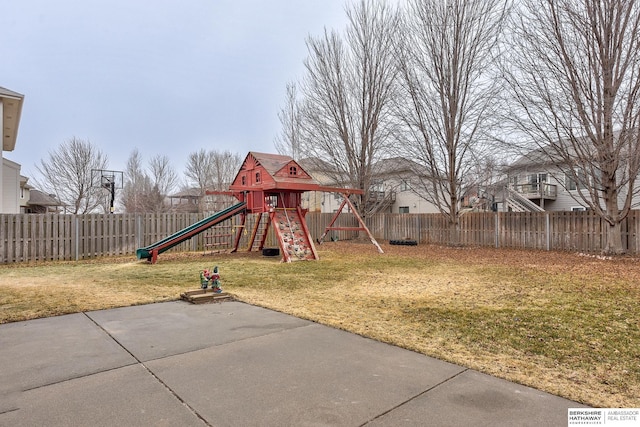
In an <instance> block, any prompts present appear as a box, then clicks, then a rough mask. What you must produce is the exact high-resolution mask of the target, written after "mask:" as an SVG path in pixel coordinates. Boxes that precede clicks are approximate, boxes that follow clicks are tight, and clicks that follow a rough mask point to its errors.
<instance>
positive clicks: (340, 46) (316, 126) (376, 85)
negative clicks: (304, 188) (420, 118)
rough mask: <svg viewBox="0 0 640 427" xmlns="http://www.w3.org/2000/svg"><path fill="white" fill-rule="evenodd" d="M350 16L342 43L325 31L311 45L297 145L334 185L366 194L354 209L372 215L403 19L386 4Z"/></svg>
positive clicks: (365, 4) (368, 0)
mask: <svg viewBox="0 0 640 427" xmlns="http://www.w3.org/2000/svg"><path fill="white" fill-rule="evenodd" d="M346 12H347V16H348V19H349V25H348V28H347V30H346V32H345V34H344V37H342V36H341V35H340V34H338V33H337V32H335V31H331V32H328V31H326V30H325V33H324V35H323V36H322V37H318V38H314V37H309V38H308V39H307V48H308V51H309V55H308V58H307V59H306V61H305V66H306V76H305V79H304V81H303V82H302V86H301V98H302V100H301V101H300V104H297V105H304V108H303V109H302V114H303V120H302V122H301V125H302V127H303V130H302V133H303V138H301V139H300V141H299V143H300V153H301V155H304V156H306V157H316V158H321V159H323V160H324V161H326V162H328V163H329V164H331V165H333V168H332V170H328V171H325V172H326V173H327V174H331V175H333V178H334V180H335V181H336V183H338V184H345V185H348V186H351V187H355V188H358V189H361V190H363V191H364V196H362V197H361V198H360V200H358V201H357V202H356V207H357V208H358V210H359V211H360V213H361V214H362V215H365V216H366V215H368V214H370V213H372V211H373V209H372V208H371V206H367V203H366V202H367V200H368V195H369V192H370V187H371V180H372V173H373V170H372V169H373V168H372V167H373V164H374V163H375V161H376V160H377V159H379V158H380V157H382V155H383V154H384V151H385V149H386V148H387V146H388V143H389V139H390V135H391V132H390V128H389V127H390V125H391V121H390V120H389V109H390V100H391V98H392V96H393V82H394V79H395V73H396V71H395V68H394V67H393V49H394V34H395V29H396V28H397V25H398V20H399V18H398V13H397V12H396V11H395V10H392V9H391V8H390V7H389V6H388V5H387V4H386V3H385V2H380V1H378V2H375V1H372V0H362V1H360V2H359V3H357V4H356V5H354V6H353V7H352V8H351V9H347V11H346ZM290 104H291V103H290ZM293 105H294V106H295V105H296V104H293ZM294 111H295V110H294ZM285 132H287V131H286V130H285ZM291 141H292V139H289V142H291Z"/></svg>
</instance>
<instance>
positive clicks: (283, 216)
mask: <svg viewBox="0 0 640 427" xmlns="http://www.w3.org/2000/svg"><path fill="white" fill-rule="evenodd" d="M305 191H323V192H332V193H340V194H342V195H343V198H344V201H343V202H342V205H341V206H340V209H338V211H337V212H336V214H335V216H334V217H333V219H332V221H331V223H330V224H329V226H328V227H327V228H326V230H325V231H324V233H323V234H322V236H321V237H320V239H318V242H319V243H322V240H323V239H324V237H325V236H326V234H327V232H328V231H329V230H359V231H364V232H365V233H367V235H368V236H369V239H370V240H371V242H372V243H373V244H374V245H375V246H376V247H377V249H378V251H379V252H380V253H382V248H380V245H379V244H378V242H376V240H375V239H374V237H373V235H372V234H371V233H370V232H369V229H368V228H367V227H366V225H365V224H364V221H363V220H362V218H360V216H359V215H358V213H357V211H356V210H355V208H354V207H353V205H352V204H351V201H349V195H351V194H362V191H361V190H355V189H348V188H338V187H325V186H321V185H320V184H319V183H318V182H317V181H316V180H314V179H313V178H312V177H311V176H310V175H309V174H308V173H307V172H306V171H305V170H304V169H303V168H302V167H301V166H300V165H299V164H298V163H297V162H296V161H295V160H293V159H292V158H291V157H289V156H282V155H278V154H265V153H256V152H249V154H247V157H246V158H245V159H244V162H243V163H242V166H241V167H240V170H239V171H238V173H237V174H236V177H235V178H234V180H233V182H232V183H231V185H230V186H229V192H227V193H226V194H231V195H233V196H234V197H236V198H237V199H238V200H239V201H240V202H246V208H245V212H244V213H242V214H241V222H242V224H241V225H240V226H239V228H240V229H239V230H238V232H237V234H236V236H235V242H234V249H233V250H234V251H237V250H238V246H239V243H240V238H241V236H242V232H243V231H244V227H245V225H246V219H247V214H257V217H256V221H255V224H254V226H253V230H252V231H251V236H250V239H249V240H250V242H249V244H248V249H247V250H249V251H250V250H252V249H253V248H254V243H255V241H256V239H257V238H258V236H259V235H260V234H261V237H260V242H259V244H258V250H262V249H263V247H264V244H265V240H266V238H267V232H268V230H269V227H273V230H274V232H275V235H276V236H277V240H278V244H279V246H280V250H281V252H282V260H283V261H286V262H291V261H298V260H314V259H315V260H317V259H319V257H318V253H317V251H316V248H315V245H314V243H313V239H312V238H311V235H310V234H309V229H308V227H307V223H306V221H305V215H306V213H307V210H306V209H302V208H301V206H300V204H301V203H300V202H301V198H302V193H304V192H305ZM208 194H219V192H214V191H211V192H208ZM345 205H348V206H349V207H350V208H351V212H352V213H353V215H355V217H356V218H357V219H358V223H359V225H360V226H359V227H334V226H333V225H334V223H335V221H336V219H337V218H338V216H339V215H340V212H341V211H342V208H343V207H344V206H345ZM265 214H267V215H268V219H267V220H266V221H263V219H265V218H263V217H266V215H265ZM247 231H248V230H247ZM260 231H261V233H260Z"/></svg>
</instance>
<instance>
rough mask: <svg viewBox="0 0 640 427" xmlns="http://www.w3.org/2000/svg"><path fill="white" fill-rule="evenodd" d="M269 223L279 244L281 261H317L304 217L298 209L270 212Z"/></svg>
mask: <svg viewBox="0 0 640 427" xmlns="http://www.w3.org/2000/svg"><path fill="white" fill-rule="evenodd" d="M271 223H272V226H273V229H274V230H275V233H276V236H278V241H279V242H280V249H282V260H283V261H286V262H291V261H302V260H317V259H318V254H317V252H316V248H315V246H314V244H313V240H312V239H311V236H310V235H309V231H308V229H307V225H306V223H305V222H304V216H303V215H302V213H301V212H300V211H299V210H298V209H275V210H274V211H273V212H271Z"/></svg>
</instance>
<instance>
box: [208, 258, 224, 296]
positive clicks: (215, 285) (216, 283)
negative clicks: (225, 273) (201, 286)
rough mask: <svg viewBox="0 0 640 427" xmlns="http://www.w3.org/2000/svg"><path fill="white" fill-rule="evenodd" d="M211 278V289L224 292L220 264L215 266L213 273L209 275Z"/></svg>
mask: <svg viewBox="0 0 640 427" xmlns="http://www.w3.org/2000/svg"><path fill="white" fill-rule="evenodd" d="M209 280H211V289H212V290H213V292H215V293H217V294H219V293H221V292H222V288H221V287H220V273H219V272H218V266H217V265H216V266H215V267H214V268H213V273H211V275H210V276H209Z"/></svg>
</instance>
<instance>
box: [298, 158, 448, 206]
mask: <svg viewBox="0 0 640 427" xmlns="http://www.w3.org/2000/svg"><path fill="white" fill-rule="evenodd" d="M300 165H301V166H303V167H304V168H305V170H306V171H307V172H309V174H311V175H312V176H313V178H314V179H315V180H316V181H318V182H319V183H320V184H322V185H326V186H334V187H349V185H345V182H346V179H345V180H343V182H339V181H340V180H337V179H335V176H336V175H337V174H336V173H335V172H334V170H335V169H334V168H333V166H332V165H330V164H329V163H328V162H326V161H324V160H321V159H317V158H307V159H302V160H300ZM420 169H421V168H420V167H419V165H418V164H417V163H415V162H413V161H411V160H408V159H405V158H402V157H394V158H391V159H384V160H381V161H379V162H377V163H375V164H374V165H373V170H374V175H373V179H372V183H371V188H370V191H369V199H368V200H367V204H369V206H370V207H374V206H375V209H376V211H377V212H381V213H434V212H438V209H437V208H436V206H435V205H433V204H432V203H430V202H427V201H426V200H425V198H424V197H421V196H420V194H419V188H420V186H419V185H418V183H419V178H424V176H422V177H418V176H417V174H416V171H417V170H420ZM341 202H342V196H341V195H339V194H332V193H323V192H307V193H305V194H304V195H303V196H302V204H303V207H305V208H307V209H309V211H311V212H335V211H336V210H337V209H338V208H339V207H340V204H341Z"/></svg>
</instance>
